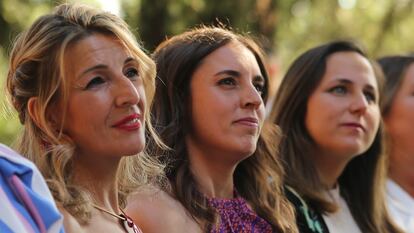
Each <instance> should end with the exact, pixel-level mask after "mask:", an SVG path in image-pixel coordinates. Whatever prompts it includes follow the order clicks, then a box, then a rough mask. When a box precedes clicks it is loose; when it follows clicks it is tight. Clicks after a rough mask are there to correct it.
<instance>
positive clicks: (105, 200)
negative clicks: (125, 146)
mask: <svg viewBox="0 0 414 233" xmlns="http://www.w3.org/2000/svg"><path fill="white" fill-rule="evenodd" d="M80 157H81V156H78V157H76V158H75V159H74V166H73V182H74V183H75V184H76V185H79V186H81V187H83V188H84V189H86V190H88V192H89V193H90V195H91V196H92V198H93V199H94V202H95V204H96V205H98V206H100V207H102V208H105V209H107V210H109V211H114V212H116V213H118V212H119V205H118V176H117V175H118V166H119V160H118V161H110V162H105V161H103V160H104V158H99V159H96V160H95V161H89V160H88V159H79V158H80ZM83 158H85V157H83Z"/></svg>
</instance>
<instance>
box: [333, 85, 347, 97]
mask: <svg viewBox="0 0 414 233" xmlns="http://www.w3.org/2000/svg"><path fill="white" fill-rule="evenodd" d="M329 92H332V93H335V94H340V95H344V94H346V93H347V89H346V87H344V86H337V87H333V88H331V89H330V90H329Z"/></svg>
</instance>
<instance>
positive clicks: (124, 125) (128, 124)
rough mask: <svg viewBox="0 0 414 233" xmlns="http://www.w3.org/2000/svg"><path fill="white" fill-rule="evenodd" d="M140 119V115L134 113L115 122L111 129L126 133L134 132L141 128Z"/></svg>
mask: <svg viewBox="0 0 414 233" xmlns="http://www.w3.org/2000/svg"><path fill="white" fill-rule="evenodd" d="M140 119H141V115H140V114H138V113H134V114H131V115H129V116H127V117H125V118H123V119H122V120H120V121H118V122H116V123H115V124H114V125H112V127H115V128H118V129H122V130H126V131H134V130H137V129H139V128H141V121H140Z"/></svg>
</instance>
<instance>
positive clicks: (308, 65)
mask: <svg viewBox="0 0 414 233" xmlns="http://www.w3.org/2000/svg"><path fill="white" fill-rule="evenodd" d="M382 85H383V80H382V76H381V73H378V72H377V69H375V67H374V66H373V65H372V64H371V63H370V61H369V60H368V59H367V57H366V55H365V53H364V52H363V51H362V50H361V49H360V48H359V47H358V46H357V45H355V44H354V43H352V42H346V41H338V42H331V43H327V44H324V45H321V46H318V47H315V48H312V49H310V50H308V51H306V52H305V53H303V54H302V55H301V56H299V58H297V59H296V60H295V61H294V62H293V64H292V65H291V66H290V68H289V70H288V72H287V74H286V75H285V77H284V78H283V80H282V83H281V85H280V88H279V91H278V93H277V95H276V98H275V102H274V105H273V109H272V113H271V116H270V119H271V121H272V122H274V123H275V124H277V125H278V126H280V128H281V129H282V132H283V138H282V140H281V143H280V144H279V150H280V153H281V156H282V159H283V163H284V165H285V171H286V176H285V178H286V185H287V186H286V187H287V188H286V191H287V195H288V197H289V199H290V200H291V201H292V203H293V204H294V205H295V206H296V214H297V224H298V227H299V230H300V232H318V233H321V232H335V233H338V232H364V233H383V232H399V231H398V230H397V229H396V228H395V227H394V226H393V225H392V223H391V221H390V219H389V217H388V214H387V211H386V207H385V199H384V187H385V178H386V170H387V166H386V165H387V164H386V156H385V155H384V154H383V147H382V127H381V116H380V107H379V105H380V102H381V98H380V93H381V90H382Z"/></svg>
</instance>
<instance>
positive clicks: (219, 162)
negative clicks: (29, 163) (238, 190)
mask: <svg viewBox="0 0 414 233" xmlns="http://www.w3.org/2000/svg"><path fill="white" fill-rule="evenodd" d="M188 156H189V160H190V170H191V172H192V173H193V174H194V178H195V180H196V182H197V185H198V189H199V191H200V192H202V193H203V194H205V195H206V196H208V197H215V198H232V197H233V194H234V183H233V174H234V171H235V169H236V167H237V164H238V163H237V162H232V161H226V159H225V158H226V157H227V156H228V155H226V154H220V152H219V151H211V150H208V153H207V150H203V149H200V148H197V147H192V146H188Z"/></svg>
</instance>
